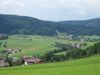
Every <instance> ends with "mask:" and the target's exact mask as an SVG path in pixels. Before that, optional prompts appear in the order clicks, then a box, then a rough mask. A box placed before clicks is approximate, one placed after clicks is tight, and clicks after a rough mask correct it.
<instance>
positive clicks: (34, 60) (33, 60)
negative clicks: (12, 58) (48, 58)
mask: <svg viewBox="0 0 100 75" xmlns="http://www.w3.org/2000/svg"><path fill="white" fill-rule="evenodd" d="M22 59H23V61H24V64H25V65H30V64H40V63H42V60H41V59H39V58H36V57H28V56H24V57H22Z"/></svg>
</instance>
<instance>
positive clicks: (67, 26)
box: [0, 14, 100, 35]
mask: <svg viewBox="0 0 100 75" xmlns="http://www.w3.org/2000/svg"><path fill="white" fill-rule="evenodd" d="M57 31H58V32H64V33H70V34H81V35H100V18H95V19H91V20H81V21H79V20H76V21H59V22H54V21H43V20H40V19H36V18H32V17H27V16H17V15H2V14H1V15H0V33H5V34H36V35H55V34H56V32H57Z"/></svg>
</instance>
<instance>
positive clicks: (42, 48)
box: [0, 35, 100, 57]
mask: <svg viewBox="0 0 100 75" xmlns="http://www.w3.org/2000/svg"><path fill="white" fill-rule="evenodd" d="M86 37H90V36H86ZM91 38H100V37H99V36H91ZM5 41H6V42H7V48H6V49H11V48H19V49H22V52H18V53H16V54H14V55H12V56H13V57H16V56H17V57H18V56H22V55H38V54H39V55H43V54H44V53H46V52H47V51H48V50H53V49H54V46H53V44H54V43H55V42H65V43H77V42H79V41H68V40H62V39H59V40H58V39H57V38H56V37H48V36H35V35H34V36H31V35H26V36H22V35H13V36H10V37H9V39H8V40H4V41H3V42H5ZM94 43H95V42H87V44H88V46H91V45H93V44H94ZM4 49H5V48H3V46H0V50H4Z"/></svg>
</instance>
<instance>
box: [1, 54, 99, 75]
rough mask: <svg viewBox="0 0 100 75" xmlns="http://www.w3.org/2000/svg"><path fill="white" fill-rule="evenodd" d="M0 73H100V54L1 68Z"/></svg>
mask: <svg viewBox="0 0 100 75" xmlns="http://www.w3.org/2000/svg"><path fill="white" fill-rule="evenodd" d="M0 75H100V55H95V56H91V57H87V58H82V59H77V60H69V61H65V62H57V63H48V64H37V65H30V66H20V67H10V68H1V69H0Z"/></svg>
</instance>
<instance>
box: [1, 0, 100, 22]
mask: <svg viewBox="0 0 100 75" xmlns="http://www.w3.org/2000/svg"><path fill="white" fill-rule="evenodd" d="M0 14H13V15H21V16H30V17H35V18H38V19H42V20H50V21H63V20H80V19H81V20H83V19H91V18H100V0H0Z"/></svg>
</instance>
